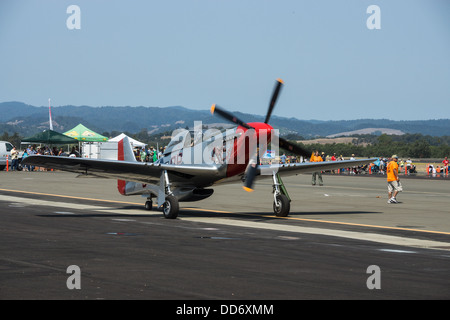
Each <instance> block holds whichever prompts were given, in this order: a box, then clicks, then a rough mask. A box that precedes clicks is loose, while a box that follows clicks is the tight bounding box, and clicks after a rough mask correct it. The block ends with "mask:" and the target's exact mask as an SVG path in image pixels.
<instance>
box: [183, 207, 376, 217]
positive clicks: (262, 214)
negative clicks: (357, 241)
mask: <svg viewBox="0 0 450 320" xmlns="http://www.w3.org/2000/svg"><path fill="white" fill-rule="evenodd" d="M346 214H382V212H377V211H334V212H330V211H314V212H290V213H289V216H288V217H287V218H289V217H298V218H300V217H302V216H306V215H314V216H320V215H346ZM180 215H181V216H188V217H213V218H219V217H230V216H247V217H254V218H265V219H277V218H279V217H276V216H275V215H274V214H273V211H270V212H232V213H221V212H214V211H204V210H203V209H202V210H201V211H200V210H199V211H196V210H195V208H192V209H190V210H189V211H188V210H183V209H180Z"/></svg>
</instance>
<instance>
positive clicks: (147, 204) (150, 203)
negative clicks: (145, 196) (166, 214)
mask: <svg viewBox="0 0 450 320" xmlns="http://www.w3.org/2000/svg"><path fill="white" fill-rule="evenodd" d="M152 207H153V201H152V200H147V201H145V210H149V211H150V210H152Z"/></svg>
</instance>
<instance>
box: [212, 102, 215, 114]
mask: <svg viewBox="0 0 450 320" xmlns="http://www.w3.org/2000/svg"><path fill="white" fill-rule="evenodd" d="M215 109H216V104H213V105H212V106H211V114H214V110H215Z"/></svg>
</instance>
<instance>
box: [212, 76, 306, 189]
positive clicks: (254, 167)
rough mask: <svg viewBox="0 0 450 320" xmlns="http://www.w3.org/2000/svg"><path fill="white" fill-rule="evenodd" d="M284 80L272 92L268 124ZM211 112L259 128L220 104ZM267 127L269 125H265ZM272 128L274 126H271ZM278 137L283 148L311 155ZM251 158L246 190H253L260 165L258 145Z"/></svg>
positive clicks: (241, 124)
mask: <svg viewBox="0 0 450 320" xmlns="http://www.w3.org/2000/svg"><path fill="white" fill-rule="evenodd" d="M283 83H284V82H283V80H281V79H277V82H276V84H275V88H274V90H273V93H272V98H271V100H270V104H269V109H268V110H267V114H266V119H265V120H264V123H265V124H267V125H268V123H269V120H270V116H271V115H272V111H273V109H274V107H275V103H276V102H277V99H278V95H279V93H280V91H281V87H282V86H283ZM211 113H212V114H218V115H219V116H221V117H222V118H224V119H226V120H228V121H230V122H233V123H234V124H236V125H238V126H241V127H244V128H246V129H254V130H255V131H256V132H257V131H258V129H257V128H255V127H254V126H251V125H250V124H248V123H246V122H244V121H242V120H241V119H239V118H237V117H236V116H235V115H233V114H232V113H230V112H228V111H226V110H224V109H222V108H220V107H219V106H217V105H215V104H213V105H212V106H211ZM265 127H267V126H265ZM269 127H270V128H271V129H272V127H271V126H269ZM276 138H278V141H279V146H280V147H281V148H283V149H286V150H288V151H290V152H292V153H294V154H296V155H299V156H303V157H309V156H310V155H311V152H309V151H307V150H305V149H303V148H300V147H299V146H297V145H295V144H292V143H290V142H289V141H287V140H285V139H283V138H281V137H280V136H276ZM251 152H252V153H251V154H252V156H251V158H250V161H249V163H248V166H247V168H246V170H245V181H244V186H243V188H244V190H246V191H249V192H251V191H253V188H252V187H253V181H254V179H255V176H256V174H257V172H258V166H259V161H258V146H257V148H256V150H251Z"/></svg>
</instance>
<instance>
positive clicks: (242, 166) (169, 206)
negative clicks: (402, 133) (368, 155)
mask: <svg viewBox="0 0 450 320" xmlns="http://www.w3.org/2000/svg"><path fill="white" fill-rule="evenodd" d="M282 85H283V81H282V80H280V79H278V80H277V82H276V85H275V88H274V91H273V94H272V99H271V101H270V104H269V109H268V111H267V115H266V118H265V121H264V122H252V123H246V122H244V121H242V120H240V119H238V118H237V117H235V116H234V115H232V114H231V113H229V112H227V111H225V110H224V109H222V108H220V107H219V106H217V105H213V106H212V107H211V113H213V114H218V115H219V116H221V117H223V118H224V119H226V120H228V121H231V122H233V123H234V124H236V125H237V127H235V128H233V129H228V130H226V133H225V132H223V131H222V132H219V131H218V130H215V131H209V130H208V131H209V132H208V131H207V133H206V134H204V133H203V132H202V131H201V129H200V130H198V131H196V132H195V134H194V138H193V142H191V135H190V133H189V131H187V130H181V131H179V132H178V133H177V134H175V135H174V137H173V138H172V140H171V142H170V143H169V145H168V146H167V148H166V150H165V152H164V155H163V157H162V158H161V159H159V160H158V161H157V162H155V163H146V162H138V161H137V160H136V158H135V156H134V154H133V150H132V147H131V144H130V143H129V141H128V138H127V137H125V138H124V139H123V140H121V141H119V142H118V155H117V160H102V159H85V158H71V157H58V156H43V155H34V156H29V157H27V158H26V159H25V160H24V161H23V165H35V166H39V167H45V168H53V169H60V170H63V171H70V172H76V173H79V174H83V175H91V176H97V177H105V178H112V179H118V183H117V187H118V189H119V192H120V193H121V194H122V195H134V194H143V195H147V196H148V197H147V201H146V203H145V208H146V209H148V210H151V209H152V207H153V198H156V199H157V205H158V208H159V207H162V209H163V210H162V211H163V214H164V217H165V218H168V219H175V218H176V217H177V216H178V212H179V203H178V202H179V201H198V200H202V199H206V198H208V197H210V196H211V195H212V194H213V191H214V190H213V189H211V188H208V187H211V186H213V185H216V184H220V183H233V182H236V181H239V180H241V181H243V183H244V186H243V188H244V190H246V191H252V190H253V189H252V188H253V182H254V180H255V178H262V177H268V178H272V180H273V210H274V213H275V215H276V216H279V217H285V216H287V215H288V214H289V211H290V198H289V195H288V193H287V191H286V188H285V186H284V184H283V182H282V180H281V176H288V175H294V174H299V173H311V172H317V171H325V170H333V169H339V168H348V167H352V166H358V165H364V164H368V163H370V162H373V161H374V160H375V159H364V160H346V161H331V162H304V163H293V164H287V165H285V164H270V165H269V164H267V165H263V164H260V163H259V162H260V161H259V158H260V156H261V155H263V154H264V153H265V152H266V151H267V149H268V145H269V143H271V146H272V149H275V150H277V148H278V147H281V148H283V149H286V150H289V151H290V152H291V153H294V154H296V155H299V156H302V157H308V158H309V157H310V155H311V152H310V151H307V150H304V149H302V148H300V147H298V146H296V145H294V144H292V143H290V142H288V141H287V140H285V139H283V138H281V137H279V136H278V130H276V129H274V128H273V127H272V126H270V125H269V124H268V122H269V119H270V116H271V114H272V111H273V108H274V106H275V103H276V100H277V98H278V94H279V92H280V90H281V87H282ZM200 128H201V126H200Z"/></svg>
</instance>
